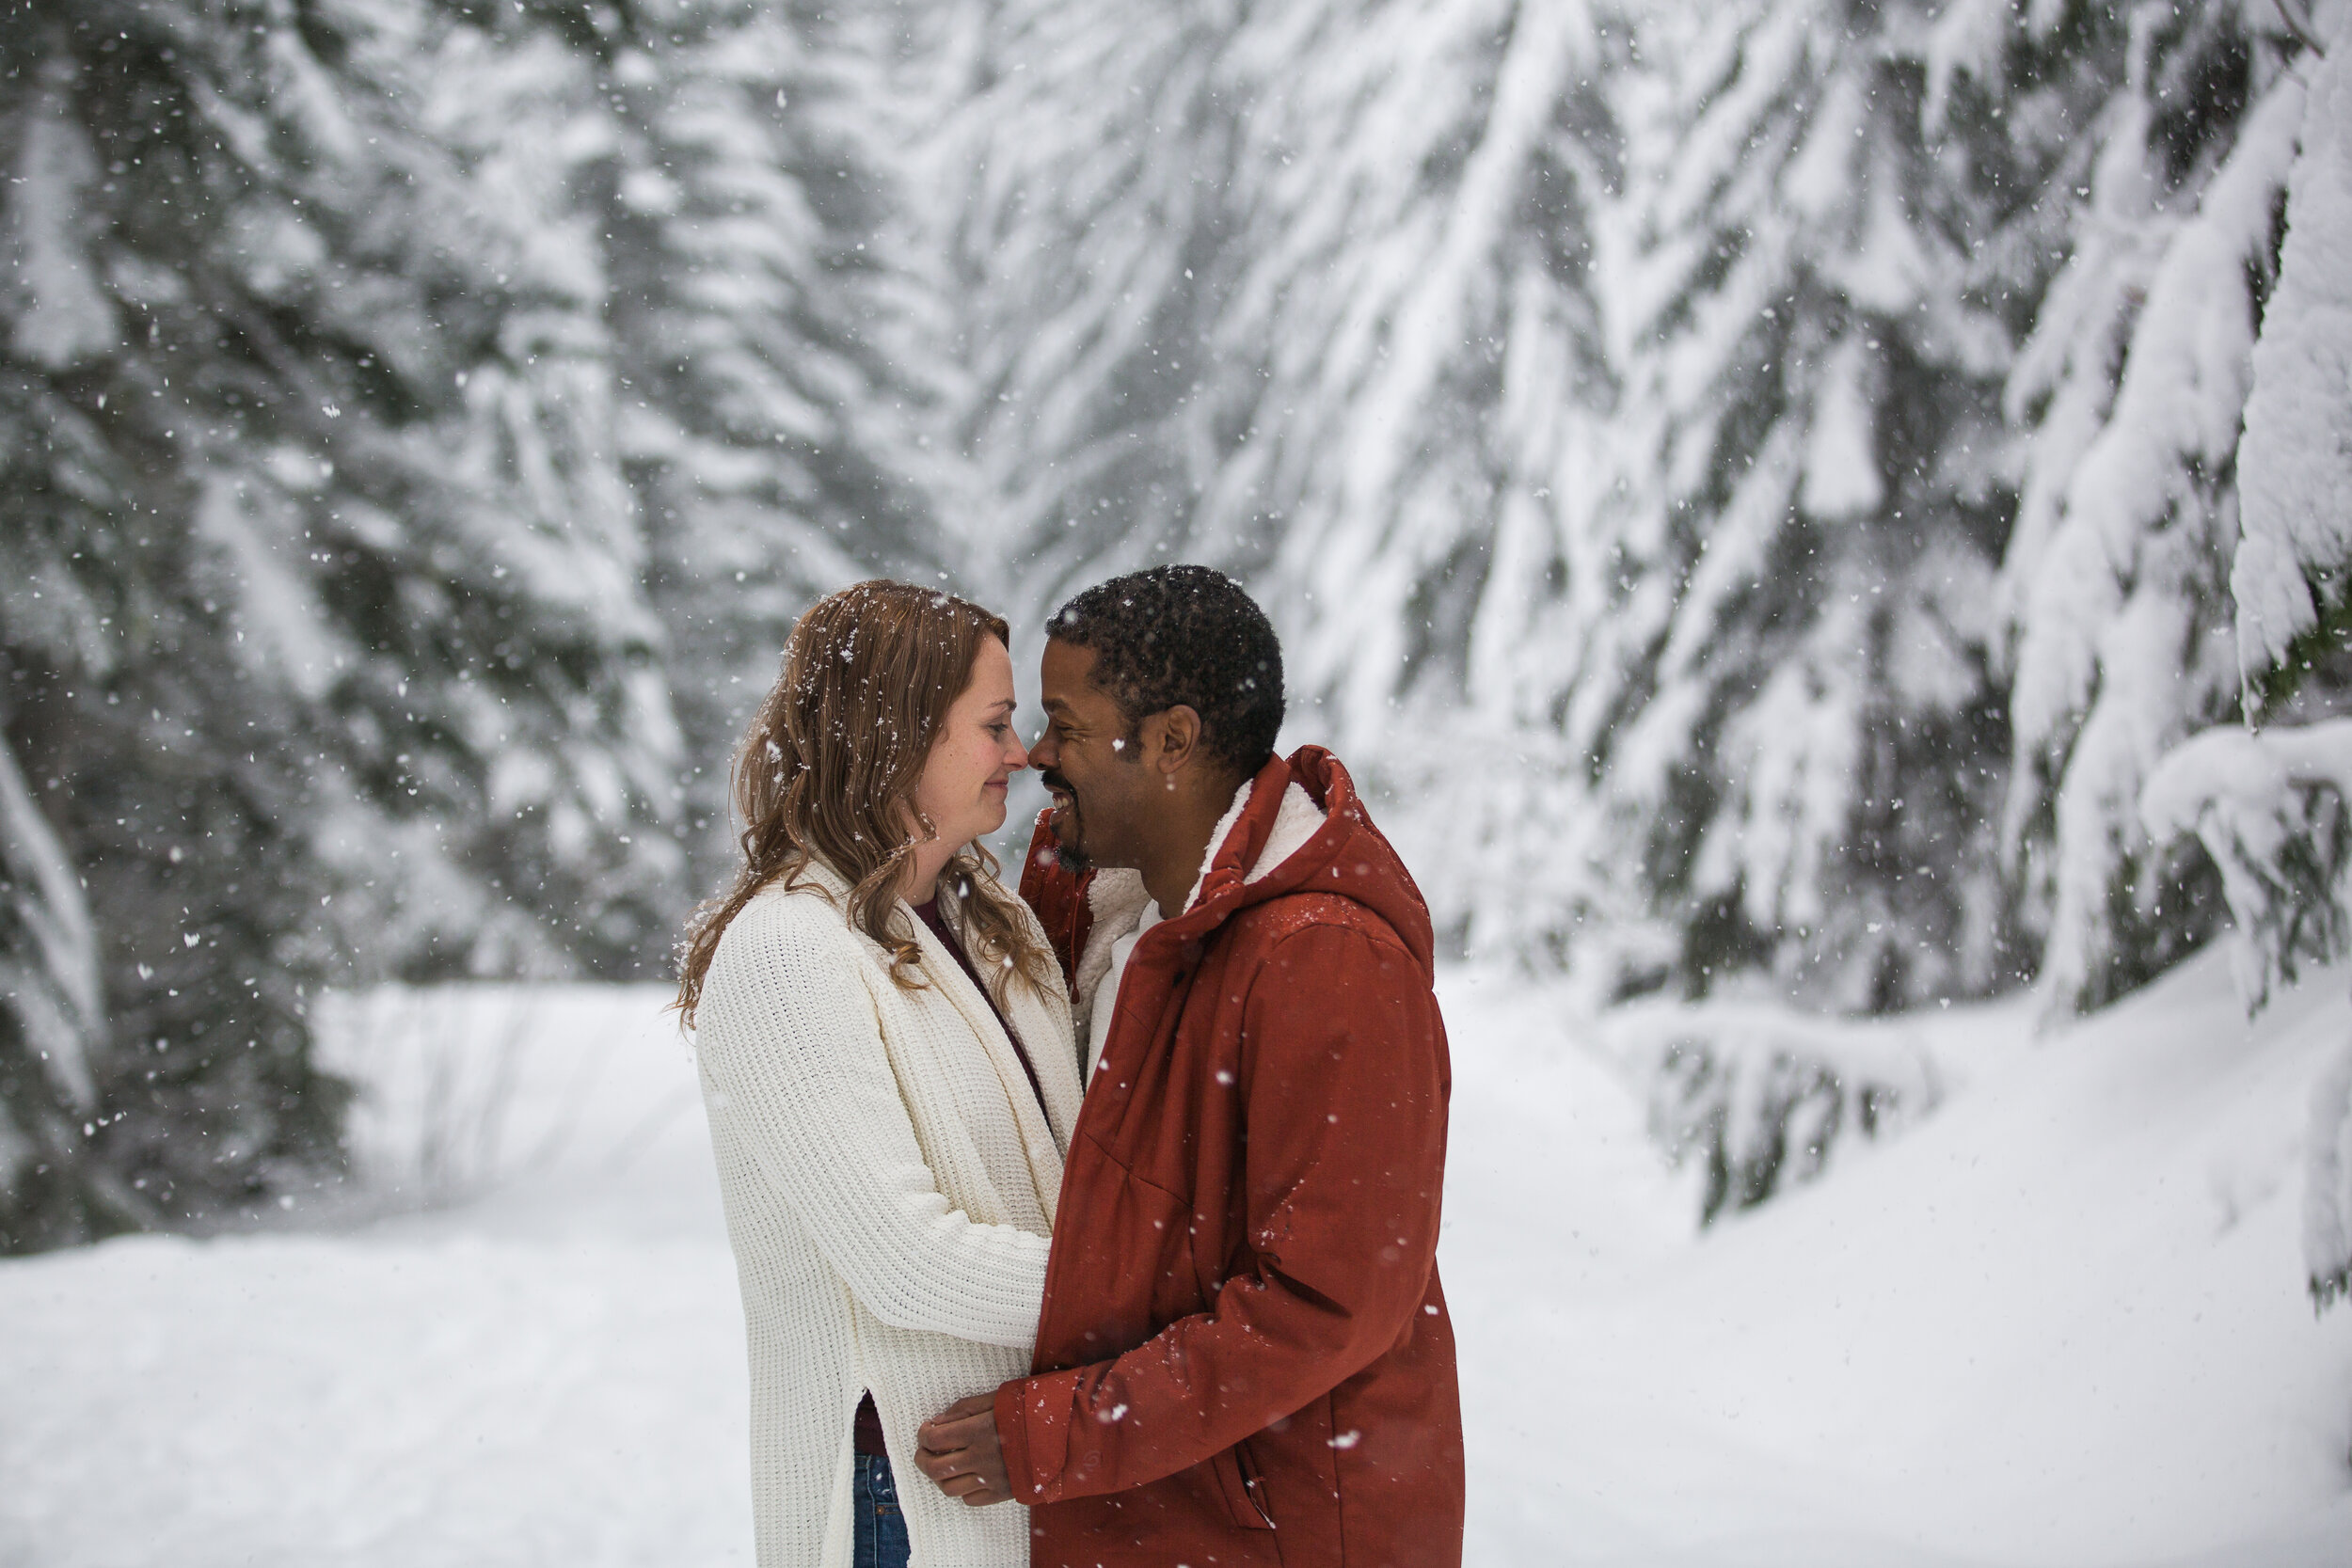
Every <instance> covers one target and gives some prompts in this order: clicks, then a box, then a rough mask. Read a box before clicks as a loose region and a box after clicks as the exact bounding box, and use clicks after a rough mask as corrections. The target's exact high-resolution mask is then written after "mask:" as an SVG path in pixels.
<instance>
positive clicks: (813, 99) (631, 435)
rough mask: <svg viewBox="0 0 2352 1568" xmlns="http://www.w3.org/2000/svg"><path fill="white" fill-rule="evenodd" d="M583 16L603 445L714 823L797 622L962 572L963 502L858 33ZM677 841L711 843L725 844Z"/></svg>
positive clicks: (654, 9)
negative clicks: (622, 488) (640, 531)
mask: <svg viewBox="0 0 2352 1568" xmlns="http://www.w3.org/2000/svg"><path fill="white" fill-rule="evenodd" d="M596 15H598V16H599V18H600V20H599V21H598V23H597V30H596V31H595V32H594V33H593V34H592V35H591V38H592V41H591V43H590V45H589V47H588V49H587V54H588V56H589V57H590V58H591V59H592V60H593V62H594V66H595V71H596V94H595V97H594V98H593V99H592V100H590V101H589V103H588V105H587V106H588V107H589V108H590V109H591V110H592V111H593V112H595V113H597V114H599V115H609V116H610V117H611V118H610V128H609V131H606V132H603V133H600V134H599V135H597V136H596V137H595V138H593V139H589V138H582V140H583V142H584V143H585V144H586V145H588V146H591V147H594V148H595V149H596V155H595V156H594V157H592V158H590V159H589V160H587V161H586V162H585V163H584V164H583V166H582V168H581V170H580V188H581V192H582V195H583V197H584V198H585V199H586V200H587V201H588V202H590V203H591V204H592V206H593V210H595V211H596V214H597V216H596V222H597V224H598V227H599V233H600V238H601V242H602V245H603V249H604V253H605V255H606V256H607V258H608V261H607V270H608V273H609V288H610V296H609V298H610V303H609V305H608V307H607V317H608V320H609V322H610V324H611V330H612V339H613V352H614V364H615V369H616V372H617V374H618V376H619V378H620V386H621V422H620V433H621V442H622V447H621V451H622V455H623V458H624V460H625V463H626V465H627V468H628V474H629V476H630V479H631V482H632V483H633V485H634V486H635V488H636V491H637V495H638V498H639V503H640V506H641V509H642V513H643V515H644V527H645V532H646V536H647V540H648V546H649V571H650V587H651V590H652V593H653V595H654V602H655V606H656V609H657V610H658V611H659V612H660V615H661V617H662V619H663V622H664V624H665V626H666V627H667V629H668V632H669V636H670V649H669V655H668V664H667V668H668V671H669V673H670V677H671V680H672V683H673V687H674V689H675V694H676V699H677V702H678V705H679V717H680V720H681V724H682V728H683V732H684V736H685V745H686V753H687V766H688V768H689V773H690V778H691V780H692V781H693V782H692V783H691V785H690V789H689V793H688V800H689V804H690V810H691V813H692V815H693V816H694V817H695V819H696V822H697V824H698V827H699V826H701V825H706V824H710V825H716V826H718V827H719V828H721V829H723V826H724V820H725V815H726V806H725V797H724V784H725V776H726V761H727V756H728V753H729V752H730V750H731V748H732V746H733V744H734V742H735V741H736V739H737V738H738V737H739V734H740V732H741V728H742V724H743V721H744V719H745V715H746V713H747V712H748V710H749V709H750V707H751V706H752V705H753V704H755V703H756V702H757V700H758V699H759V697H760V695H761V694H762V693H764V692H765V690H766V689H767V687H768V685H769V683H770V682H771V681H772V680H773V679H774V678H775V672H776V665H777V660H778V658H779V657H780V656H781V651H782V649H783V646H784V639H785V636H786V634H787V632H788V631H789V630H790V627H791V623H792V621H793V619H794V618H795V617H796V616H797V615H798V614H799V613H800V611H801V610H802V609H803V607H804V606H806V605H807V604H808V603H809V602H810V601H811V600H812V599H813V598H815V597H816V596H817V595H818V594H824V593H827V592H830V591H831V590H832V589H834V588H836V587H839V586H842V585H843V584H844V583H847V582H850V581H853V580H855V579H857V578H862V577H869V576H875V575H890V576H915V577H920V578H924V579H926V580H929V579H930V578H932V577H933V576H934V575H935V574H936V573H937V572H938V571H939V570H940V568H941V567H942V566H943V565H950V566H952V565H953V563H955V562H956V561H957V552H956V550H955V549H954V548H953V547H952V545H950V544H949V542H947V541H944V540H942V539H941V538H939V537H938V535H937V531H936V528H937V525H936V520H935V517H934V515H933V510H932V509H933V506H934V504H935V503H936V502H938V501H939V500H941V499H946V500H947V501H948V502H949V504H951V505H952V504H953V501H954V499H955V498H957V497H958V495H959V490H958V484H957V469H956V467H955V466H954V465H953V464H952V463H951V462H950V461H949V460H948V457H947V453H946V451H945V450H944V449H945V447H946V445H947V442H946V439H945V438H944V433H936V432H935V429H934V427H935V425H936V424H937V422H938V420H939V419H940V418H941V411H942V409H943V406H944V404H946V398H945V396H944V394H943V391H942V388H941V387H940V385H939V375H938V372H937V368H936V367H938V366H939V365H941V364H943V363H944V362H945V361H946V358H947V356H946V352H945V349H946V344H945V341H944V340H945V338H946V332H947V328H946V325H945V324H944V323H943V321H942V320H941V317H940V312H941V309H943V307H942V303H941V302H940V301H939V300H938V299H937V298H936V297H935V295H934V293H933V292H932V289H933V286H934V285H933V282H932V279H931V278H930V277H929V276H928V275H927V274H926V272H925V271H924V270H923V259H922V258H919V257H915V256H911V255H909V254H907V242H906V241H905V239H904V230H906V229H907V228H908V227H909V223H908V220H907V219H906V217H905V216H904V215H903V210H904V208H905V206H906V204H907V203H906V197H905V194H904V192H903V191H902V190H901V189H900V187H899V185H898V182H897V179H896V170H895V167H894V166H893V164H892V162H891V161H890V160H891V157H892V154H893V152H894V150H895V148H894V147H893V145H892V143H891V141H890V140H889V139H888V135H887V133H888V132H889V130H890V129H891V128H890V125H889V121H888V119H886V118H885V117H884V116H883V114H882V111H883V110H885V108H886V107H887V100H888V97H889V93H890V90H891V89H890V87H889V85H888V83H887V80H886V78H885V74H884V65H885V62H884V61H883V60H882V59H881V58H878V57H877V54H878V49H877V42H876V40H872V39H869V38H868V37H866V30H865V29H862V28H859V27H856V26H852V25H849V24H845V23H844V22H843V21H841V20H839V19H836V18H835V17H834V16H833V15H832V14H830V13H828V12H826V11H824V10H822V9H820V8H818V7H816V6H814V5H773V4H768V3H765V0H656V3H652V4H646V5H640V6H638V7H635V8H631V9H629V10H628V12H627V13H620V12H602V13H596ZM935 433H936V434H941V436H942V438H941V439H940V440H939V441H938V443H937V446H936V447H935V446H934V435H935ZM943 545H946V546H948V547H946V548H943V547H942V546H943ZM695 842H696V843H697V844H698V845H699V846H701V847H704V848H705V849H706V850H707V851H710V852H711V853H713V854H714V855H716V854H720V853H732V845H731V844H729V843H727V842H726V841H725V838H724V833H723V832H697V833H696V837H695ZM717 876H718V870H717V868H716V867H714V866H705V867H704V868H703V872H702V874H701V875H700V876H698V878H697V883H698V885H711V884H715V880H716V879H717Z"/></svg>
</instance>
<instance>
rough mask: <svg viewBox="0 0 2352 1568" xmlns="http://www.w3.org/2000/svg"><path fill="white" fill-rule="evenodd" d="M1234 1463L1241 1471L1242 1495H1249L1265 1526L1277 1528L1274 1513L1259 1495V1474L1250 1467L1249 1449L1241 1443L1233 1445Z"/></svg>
mask: <svg viewBox="0 0 2352 1568" xmlns="http://www.w3.org/2000/svg"><path fill="white" fill-rule="evenodd" d="M1233 1465H1234V1467H1235V1468H1236V1469H1238V1470H1240V1471H1241V1490H1242V1496H1244V1497H1248V1499H1249V1506H1250V1507H1251V1508H1254V1509H1256V1510H1257V1511H1258V1517H1259V1518H1261V1519H1263V1520H1264V1521H1265V1528H1268V1529H1273V1528H1275V1524H1274V1515H1273V1514H1272V1513H1268V1512H1267V1510H1266V1506H1265V1503H1264V1501H1263V1498H1262V1497H1260V1495H1259V1484H1260V1483H1259V1481H1258V1474H1257V1471H1256V1470H1254V1469H1253V1468H1251V1467H1250V1464H1249V1450H1248V1449H1246V1448H1244V1447H1242V1445H1241V1444H1239V1443H1236V1444H1234V1445H1233Z"/></svg>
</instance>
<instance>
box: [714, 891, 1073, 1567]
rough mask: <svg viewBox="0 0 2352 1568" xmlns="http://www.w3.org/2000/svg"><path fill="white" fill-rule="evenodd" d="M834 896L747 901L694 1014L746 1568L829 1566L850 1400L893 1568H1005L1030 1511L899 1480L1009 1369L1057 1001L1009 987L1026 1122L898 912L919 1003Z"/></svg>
mask: <svg viewBox="0 0 2352 1568" xmlns="http://www.w3.org/2000/svg"><path fill="white" fill-rule="evenodd" d="M848 892H849V888H848V884H847V883H845V882H844V881H843V880H842V879H840V878H839V877H838V876H836V875H834V873H833V872H832V871H831V870H829V869H827V868H824V867H822V866H814V867H811V868H810V869H809V870H808V871H807V872H804V873H803V875H802V876H801V878H800V879H799V885H798V886H797V887H795V888H794V889H792V890H791V891H788V892H787V891H786V890H784V889H782V888H773V889H770V890H769V891H767V892H765V893H762V894H761V895H759V896H757V897H756V898H754V899H753V900H752V901H751V903H749V904H748V905H746V906H745V907H744V909H743V910H742V911H741V912H739V914H737V916H736V917H735V919H734V920H733V922H732V923H730V924H729V926H728V927H727V929H726V932H725V934H724V935H723V936H722V937H721V938H720V941H719V946H718V951H717V952H716V953H715V954H714V955H713V956H712V958H711V961H710V969H709V972H708V974H707V975H706V976H705V977H704V981H703V991H702V999H701V1003H700V1006H699V1007H698V1008H697V1010H696V1024H697V1028H696V1036H695V1046H696V1053H697V1054H698V1056H699V1057H700V1060H701V1065H702V1081H703V1099H704V1104H705V1106H706V1108H707V1111H708V1112H709V1116H710V1135H711V1143H712V1146H713V1148H714V1150H715V1152H716V1154H717V1157H718V1163H719V1184H720V1190H721V1192H722V1195H723V1197H724V1200H725V1204H726V1215H727V1232H728V1235H729V1237H730V1239H731V1240H732V1241H733V1243H734V1245H735V1260H736V1271H737V1275H738V1277H739V1280H740V1283H741V1285H742V1290H743V1319H744V1326H745V1328H746V1330H747V1332H748V1337H749V1339H750V1347H751V1376H752V1402H751V1403H752V1497H753V1510H754V1515H755V1528H756V1532H757V1539H758V1553H759V1564H760V1568H843V1565H845V1564H847V1563H848V1561H849V1560H850V1541H851V1536H850V1479H851V1458H852V1449H851V1446H850V1442H851V1440H850V1424H851V1420H852V1418H853V1417H854V1416H855V1414H856V1411H857V1406H858V1402H859V1399H860V1397H861V1396H862V1395H863V1394H864V1392H865V1391H866V1390H868V1389H870V1390H872V1392H873V1396H874V1404H875V1406H876V1408H877V1410H878V1411H879V1412H880V1413H881V1416H882V1434H883V1438H884V1443H885V1446H886V1447H887V1448H888V1449H889V1451H890V1463H891V1468H892V1470H893V1471H894V1472H895V1474H896V1475H897V1477H898V1499H899V1505H900V1507H901V1508H902V1509H903V1510H904V1513H905V1516H906V1523H907V1532H908V1535H909V1537H910V1538H911V1541H912V1544H913V1546H914V1568H1000V1565H1001V1568H1025V1564H1026V1563H1027V1562H1028V1560H1029V1541H1028V1512H1027V1510H1026V1509H1025V1508H1023V1507H1022V1506H1021V1505H1020V1504H1018V1503H998V1504H995V1505H993V1506H992V1507H989V1508H982V1509H974V1508H968V1507H966V1506H965V1505H964V1504H962V1503H960V1502H957V1501H954V1500H953V1499H951V1498H949V1497H946V1496H945V1495H944V1494H942V1493H941V1492H940V1491H939V1490H938V1489H937V1488H936V1487H934V1486H933V1485H932V1484H931V1483H930V1481H928V1480H927V1479H925V1478H924V1476H923V1475H922V1473H921V1472H920V1471H918V1470H916V1469H915V1467H914V1462H913V1460H914V1445H915V1429H916V1428H917V1427H918V1426H919V1425H921V1423H922V1422H923V1421H925V1420H927V1419H929V1418H930V1417H932V1416H935V1415H937V1414H938V1413H939V1412H940V1411H942V1410H945V1409H946V1407H947V1406H948V1405H950V1404H953V1403H954V1402H956V1401H958V1400H960V1399H962V1398H965V1397H966V1396H968V1395H973V1394H985V1393H990V1392H993V1390H994V1389H995V1388H996V1387H997V1386H999V1385H1001V1384H1003V1383H1005V1382H1006V1381H1007V1380H1009V1379H1011V1378H1016V1377H1021V1376H1025V1375H1026V1373H1027V1372H1028V1370H1029V1352H1030V1348H1031V1344H1032V1342H1033V1339H1034V1338H1035V1336H1036V1333H1037V1320H1038V1311H1039V1307H1040V1305H1041V1302H1042V1301H1043V1298H1044V1293H1045V1254H1046V1245H1047V1238H1048V1237H1050V1236H1051V1235H1052V1233H1053V1227H1054V1203H1055V1199H1056V1197H1057V1196H1058V1195H1059V1193H1060V1190H1061V1168H1062V1155H1063V1153H1064V1151H1065V1150H1066V1149H1067V1148H1069V1143H1070V1129H1071V1126H1072V1124H1073V1123H1074V1122H1075V1121H1076V1120H1077V1117H1078V1098H1079V1092H1080V1086H1079V1081H1078V1060H1077V1052H1076V1048H1075V1045H1074V1044H1073V1036H1072V1032H1071V1022H1070V1010H1069V1006H1068V1003H1067V1001H1066V999H1065V998H1064V997H1063V995H1062V991H1061V987H1060V986H1059V984H1058V983H1054V984H1051V985H1049V986H1048V988H1047V994H1045V995H1043V996H1038V995H1036V994H1034V993H1032V992H1031V991H1030V990H1028V989H1027V988H1026V987H1025V986H1023V985H1020V984H1018V983H1014V984H1012V985H1009V986H1008V987H1007V988H1006V999H1005V1000H1006V1006H1005V1016H1006V1018H1007V1020H1008V1021H1009V1022H1010V1024H1011V1026H1012V1027H1013V1029H1014V1030H1016V1031H1017V1032H1018V1033H1019V1034H1020V1036H1021V1041H1022V1044H1023V1045H1024V1046H1025V1047H1026V1048H1027V1050H1028V1054H1029V1059H1030V1062H1031V1064H1032V1065H1033V1066H1034V1067H1035V1068H1036V1069H1037V1075H1038V1081H1039V1085H1040V1087H1041V1089H1042V1090H1043V1092H1044V1100H1045V1112H1046V1114H1045V1115H1043V1116H1041V1115H1040V1114H1039V1110H1038V1096H1037V1095H1036V1094H1033V1093H1031V1092H1030V1089H1029V1083H1028V1079H1027V1078H1026V1077H1025V1075H1024V1074H1023V1072H1022V1070H1021V1062H1020V1059H1019V1057H1017V1056H1016V1055H1015V1054H1014V1053H1013V1048H1012V1045H1011V1043H1010V1042H1009V1040H1008V1039H1007V1038H1006V1037H1005V1032H1004V1029H1003V1028H1002V1027H1001V1026H999V1024H998V1023H997V1022H996V1019H995V1016H994V1015H993V1013H992V1012H991V1011H990V1010H989V1006H988V1002H987V1000H986V999H985V998H984V997H982V996H981V995H980V993H979V991H978V990H977V989H976V988H975V987H974V986H973V984H972V982H971V980H970V979H969V978H968V977H967V976H966V975H965V974H964V973H963V970H962V968H961V966H960V965H959V964H958V963H957V962H956V960H955V958H953V957H952V956H951V955H949V954H948V953H947V952H946V950H945V949H944V948H943V947H942V946H941V944H940V942H939V941H938V939H937V938H936V937H934V936H933V935H932V934H931V932H930V929H929V928H928V927H925V926H924V924H923V923H922V921H920V920H919V919H917V918H915V916H914V912H913V911H911V910H909V909H907V908H906V907H905V906H904V905H903V904H902V905H901V906H900V907H899V910H900V915H901V917H902V918H903V919H904V920H905V921H906V923H907V925H908V926H909V927H912V928H913V930H914V936H915V940H916V941H917V942H919V943H920V944H921V947H922V953H923V962H922V977H923V979H924V981H925V982H926V985H925V988H924V989H923V990H904V989H901V988H900V987H899V986H898V985H897V984H896V983H895V982H894V981H893V980H892V979H891V978H890V960H889V955H888V954H887V952H886V951H885V950H884V949H883V948H882V947H881V946H880V945H878V944H877V943H875V942H873V941H871V940H870V939H868V938H867V937H866V935H865V934H864V933H863V932H860V931H858V930H855V929H854V928H852V927H850V924H849V922H848V919H847V917H846V916H845V915H844V913H843V911H844V909H846V907H847V895H848ZM1013 902H1014V903H1015V905H1016V906H1017V907H1019V908H1020V911H1021V915H1022V918H1023V919H1024V920H1025V921H1027V922H1028V924H1029V927H1030V934H1031V936H1032V937H1033V938H1034V939H1035V940H1036V941H1037V942H1038V943H1039V944H1040V945H1041V946H1042V945H1043V944H1044V942H1045V936H1044V933H1043V931H1042V930H1041V929H1039V928H1038V927H1037V925H1036V921H1035V918H1034V917H1033V916H1031V915H1030V914H1029V912H1028V910H1027V908H1026V907H1025V906H1021V905H1019V901H1018V900H1017V899H1016V900H1014V901H1013ZM952 905H953V900H949V899H943V900H942V901H941V908H942V910H943V911H949V910H950V909H951V908H952ZM950 918H952V915H951V916H950ZM959 935H961V932H959ZM1056 979H1057V981H1058V975H1057V977H1056Z"/></svg>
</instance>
